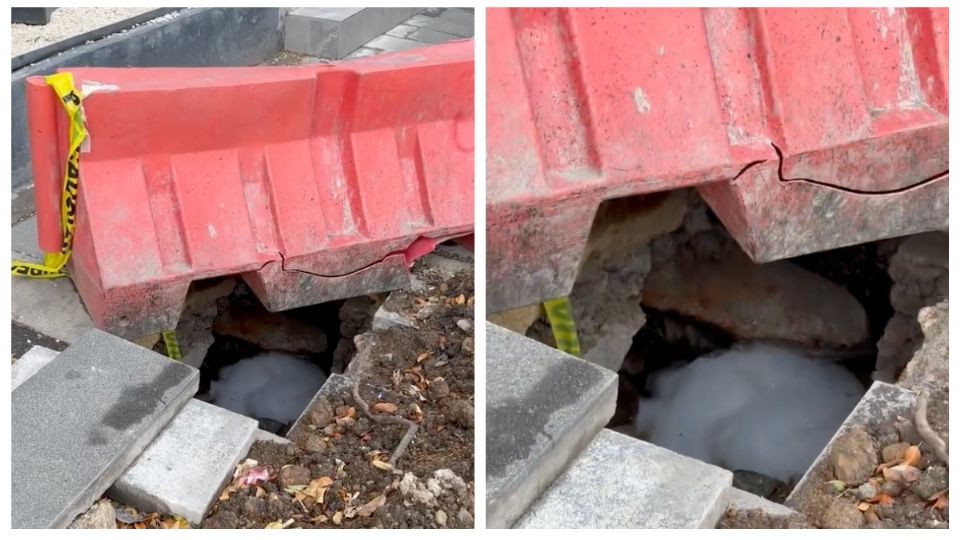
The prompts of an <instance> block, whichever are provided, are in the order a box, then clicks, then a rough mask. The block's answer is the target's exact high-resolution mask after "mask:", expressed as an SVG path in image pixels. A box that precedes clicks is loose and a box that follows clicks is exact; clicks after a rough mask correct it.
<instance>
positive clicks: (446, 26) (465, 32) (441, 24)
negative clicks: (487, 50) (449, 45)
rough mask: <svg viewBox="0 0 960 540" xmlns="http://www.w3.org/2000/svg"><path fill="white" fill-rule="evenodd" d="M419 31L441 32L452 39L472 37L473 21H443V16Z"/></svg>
mask: <svg viewBox="0 0 960 540" xmlns="http://www.w3.org/2000/svg"><path fill="white" fill-rule="evenodd" d="M421 29H424V30H432V31H434V32H442V33H444V34H447V35H450V36H455V37H454V38H453V39H462V38H468V37H473V21H472V20H470V21H452V20H448V19H444V18H443V15H440V17H438V18H436V19H434V20H433V21H431V22H429V23H427V24H425V25H423V26H421Z"/></svg>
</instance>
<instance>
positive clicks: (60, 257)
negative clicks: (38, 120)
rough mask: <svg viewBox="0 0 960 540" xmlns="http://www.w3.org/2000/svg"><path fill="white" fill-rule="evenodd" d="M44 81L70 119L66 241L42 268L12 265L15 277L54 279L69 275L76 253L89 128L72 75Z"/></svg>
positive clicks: (63, 204) (63, 222)
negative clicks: (72, 255) (82, 168)
mask: <svg viewBox="0 0 960 540" xmlns="http://www.w3.org/2000/svg"><path fill="white" fill-rule="evenodd" d="M44 80H45V81H46V83H47V85H49V86H50V87H51V88H53V91H54V92H56V94H57V97H59V98H60V103H61V104H62V105H63V108H64V109H66V111H67V117H68V118H69V119H70V137H69V141H70V146H69V150H68V154H67V166H66V170H65V171H64V174H63V196H62V197H61V200H60V230H61V233H62V237H63V240H62V242H61V243H60V251H58V252H57V253H47V254H45V255H44V256H43V264H36V263H29V262H23V261H13V264H12V268H11V272H12V274H13V275H14V276H22V277H28V278H40V279H52V278H59V277H63V276H65V275H67V273H66V271H64V269H63V267H64V266H66V264H67V261H69V260H70V253H71V252H72V251H73V231H74V229H75V228H76V224H77V188H78V187H79V182H80V145H81V144H82V143H83V141H84V139H86V138H87V128H86V127H85V126H84V123H83V109H81V107H80V104H81V102H82V100H83V96H81V95H80V91H79V90H77V89H76V88H75V87H74V85H73V75H71V74H70V73H57V74H54V75H50V76H48V77H46V78H45V79H44Z"/></svg>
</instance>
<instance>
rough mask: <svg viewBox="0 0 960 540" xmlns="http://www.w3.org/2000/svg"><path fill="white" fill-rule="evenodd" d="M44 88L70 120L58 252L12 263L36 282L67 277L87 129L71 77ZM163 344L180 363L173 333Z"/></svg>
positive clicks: (53, 78)
mask: <svg viewBox="0 0 960 540" xmlns="http://www.w3.org/2000/svg"><path fill="white" fill-rule="evenodd" d="M44 81H46V83H47V85H48V86H50V87H51V88H52V89H53V91H54V92H55V93H56V94H57V97H58V98H60V104H61V105H63V108H64V109H65V110H66V111H67V118H69V120H70V131H69V141H70V146H69V148H68V150H67V152H68V153H67V166H66V170H65V171H64V173H63V194H62V196H61V197H60V231H61V236H62V237H63V240H62V241H61V242H60V251H58V252H56V253H45V254H44V255H43V263H42V264H37V263H31V262H24V261H13V264H12V265H11V269H10V270H11V273H12V274H13V275H14V276H21V277H27V278H38V279H55V278H60V277H65V276H67V272H66V270H64V267H65V266H66V265H67V262H68V261H69V260H70V254H71V253H73V234H74V230H75V229H76V227H77V192H78V190H79V187H80V146H81V145H82V144H83V141H84V140H85V139H86V138H87V128H86V125H85V124H84V121H83V108H82V106H81V104H82V102H83V95H82V94H81V93H80V91H79V90H77V88H76V87H75V86H74V84H73V75H72V74H70V73H56V74H54V75H49V76H47V77H45V78H44ZM162 335H163V344H164V346H165V347H166V350H167V356H169V357H170V358H172V359H174V360H180V359H181V356H180V346H179V344H178V343H177V336H176V334H174V333H173V332H172V331H170V332H163V334H162Z"/></svg>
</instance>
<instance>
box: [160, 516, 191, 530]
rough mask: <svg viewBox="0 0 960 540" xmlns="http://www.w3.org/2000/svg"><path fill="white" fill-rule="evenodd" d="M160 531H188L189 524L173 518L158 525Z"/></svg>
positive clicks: (181, 519) (180, 518) (176, 517)
mask: <svg viewBox="0 0 960 540" xmlns="http://www.w3.org/2000/svg"><path fill="white" fill-rule="evenodd" d="M160 528H162V529H189V528H190V523H189V522H187V520H185V519H183V518H182V517H180V516H173V517H169V518H167V519H165V520H163V521H162V522H161V523H160Z"/></svg>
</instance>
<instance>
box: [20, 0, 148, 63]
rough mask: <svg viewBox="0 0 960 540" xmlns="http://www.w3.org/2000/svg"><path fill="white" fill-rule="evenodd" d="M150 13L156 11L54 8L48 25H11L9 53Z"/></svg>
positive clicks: (30, 49) (27, 50) (142, 8)
mask: <svg viewBox="0 0 960 540" xmlns="http://www.w3.org/2000/svg"><path fill="white" fill-rule="evenodd" d="M152 9H156V8H152V7H140V8H116V7H113V8H72V7H62V8H57V9H56V11H54V12H53V14H52V15H51V16H50V22H49V23H48V24H45V25H30V24H11V25H10V34H11V45H10V53H11V54H12V55H13V56H17V55H20V54H23V53H25V52H29V51H32V50H34V49H39V48H41V47H45V46H47V45H50V44H51V43H56V42H58V41H62V40H64V39H67V38H69V37H73V36H76V35H79V34H82V33H84V32H89V31H90V30H94V29H97V28H101V27H104V26H107V25H109V24H113V23H115V22H118V21H122V20H123V19H129V18H130V17H135V16H137V15H140V14H141V13H144V12H147V11H150V10H152Z"/></svg>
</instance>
